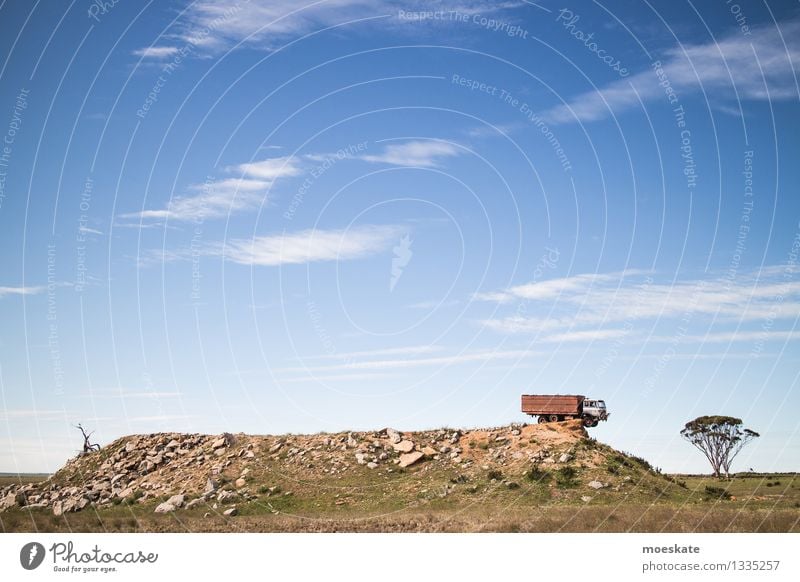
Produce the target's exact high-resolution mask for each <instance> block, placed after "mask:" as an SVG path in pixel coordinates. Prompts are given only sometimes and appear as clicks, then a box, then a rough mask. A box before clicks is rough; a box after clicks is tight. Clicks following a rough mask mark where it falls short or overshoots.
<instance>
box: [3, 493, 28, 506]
mask: <svg viewBox="0 0 800 582" xmlns="http://www.w3.org/2000/svg"><path fill="white" fill-rule="evenodd" d="M25 503H26V500H25V493H23V492H22V491H9V493H8V495H6V496H5V497H4V498H3V500H2V501H0V510H4V509H10V508H12V507H14V506H19V507H24V506H25Z"/></svg>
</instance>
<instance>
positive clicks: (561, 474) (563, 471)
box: [556, 465, 578, 487]
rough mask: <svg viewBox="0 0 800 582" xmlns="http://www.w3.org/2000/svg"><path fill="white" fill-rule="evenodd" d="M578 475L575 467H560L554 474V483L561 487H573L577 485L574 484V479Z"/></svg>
mask: <svg viewBox="0 0 800 582" xmlns="http://www.w3.org/2000/svg"><path fill="white" fill-rule="evenodd" d="M577 475H578V471H577V470H576V469H575V467H570V466H569V465H567V466H565V467H561V468H560V469H559V470H558V471H557V472H556V481H557V482H558V484H559V485H561V486H562V487H574V486H575V485H577V483H576V482H575V477H576V476H577Z"/></svg>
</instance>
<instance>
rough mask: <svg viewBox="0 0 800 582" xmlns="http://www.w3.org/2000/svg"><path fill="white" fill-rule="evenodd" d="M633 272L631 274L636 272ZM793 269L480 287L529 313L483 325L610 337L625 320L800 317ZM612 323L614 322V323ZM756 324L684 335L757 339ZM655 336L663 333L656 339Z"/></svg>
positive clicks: (799, 287)
mask: <svg viewBox="0 0 800 582" xmlns="http://www.w3.org/2000/svg"><path fill="white" fill-rule="evenodd" d="M632 273H633V275H632ZM795 275H796V270H794V269H790V270H787V269H786V268H785V267H782V266H772V267H765V268H763V269H761V270H759V271H754V272H750V273H739V274H738V275H737V276H736V277H725V276H712V277H709V278H705V279H692V280H682V281H677V282H675V283H656V282H654V281H653V280H652V278H649V279H646V278H644V277H643V276H642V273H641V272H638V271H625V272H623V273H618V274H611V275H608V274H582V275H575V276H572V277H565V278H561V279H554V280H552V281H542V282H536V283H531V284H528V285H518V286H514V287H510V288H508V289H505V290H502V291H497V292H492V293H483V294H479V295H477V296H476V298H477V299H483V300H486V301H493V302H497V303H500V304H508V303H509V302H511V301H515V302H517V303H526V304H529V307H528V308H527V309H526V310H525V311H526V313H544V314H548V315H544V316H542V315H522V314H520V313H519V311H517V312H516V313H514V314H513V315H508V316H500V317H494V318H491V319H487V320H484V321H483V322H482V323H483V325H485V326H486V327H487V328H489V329H492V330H495V331H498V332H502V333H506V334H508V333H529V334H540V335H541V341H581V340H590V339H609V338H614V337H618V336H620V335H623V333H624V332H622V331H620V330H618V329H616V327H618V324H619V323H621V322H631V323H632V322H637V321H643V320H650V321H658V320H669V319H673V320H674V319H677V318H682V317H686V316H687V315H688V316H689V317H690V318H692V319H694V320H695V321H698V320H701V321H714V322H715V325H733V324H750V325H751V326H752V324H753V323H754V322H764V321H767V320H774V321H777V320H784V321H792V320H796V319H797V318H798V317H800V281H796V280H795ZM609 326H611V328H609ZM769 333H770V334H773V333H774V334H775V335H770V338H771V339H780V338H782V339H786V340H789V339H795V332H793V331H783V332H779V331H772V330H769ZM762 335H763V334H762V332H761V331H759V330H753V329H744V330H740V331H722V330H716V329H715V330H711V334H710V335H709V336H708V337H705V336H701V335H697V336H689V335H687V336H685V337H684V338H683V339H684V340H685V341H709V342H725V341H752V340H755V339H757V338H759V337H761V336H762ZM654 340H655V341H658V338H654Z"/></svg>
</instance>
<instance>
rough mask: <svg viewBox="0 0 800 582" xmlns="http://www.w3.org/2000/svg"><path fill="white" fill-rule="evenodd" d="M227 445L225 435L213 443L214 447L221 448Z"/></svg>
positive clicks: (212, 446)
mask: <svg viewBox="0 0 800 582" xmlns="http://www.w3.org/2000/svg"><path fill="white" fill-rule="evenodd" d="M224 446H225V437H219V438H218V439H217V440H215V441H214V442H213V443H211V448H212V449H220V448H222V447H224Z"/></svg>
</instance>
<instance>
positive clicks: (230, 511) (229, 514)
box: [222, 507, 239, 517]
mask: <svg viewBox="0 0 800 582" xmlns="http://www.w3.org/2000/svg"><path fill="white" fill-rule="evenodd" d="M222 515H224V516H226V517H233V516H234V515H239V510H238V509H236V508H235V507H231V508H230V509H226V510H225V511H223V512H222Z"/></svg>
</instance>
